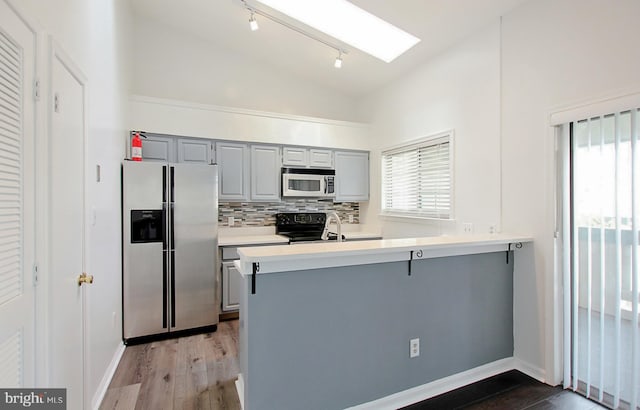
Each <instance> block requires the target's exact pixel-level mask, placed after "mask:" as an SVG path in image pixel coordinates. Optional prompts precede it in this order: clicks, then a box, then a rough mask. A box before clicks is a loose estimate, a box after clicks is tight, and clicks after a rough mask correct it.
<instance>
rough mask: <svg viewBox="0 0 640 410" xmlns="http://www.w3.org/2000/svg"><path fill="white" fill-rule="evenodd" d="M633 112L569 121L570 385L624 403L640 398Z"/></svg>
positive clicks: (639, 228)
mask: <svg viewBox="0 0 640 410" xmlns="http://www.w3.org/2000/svg"><path fill="white" fill-rule="evenodd" d="M638 117H639V113H638V110H630V111H624V112H619V113H615V114H610V115H604V116H601V117H595V118H589V119H585V120H582V121H576V122H573V123H571V124H569V127H570V139H571V143H570V146H571V149H570V164H571V166H570V181H571V198H570V203H571V251H570V252H571V255H570V257H571V281H570V289H565V303H570V304H571V306H570V322H571V324H570V326H569V327H568V329H570V334H571V358H570V374H571V383H570V385H571V387H572V388H573V389H574V390H577V391H579V392H581V393H583V394H585V395H586V396H587V397H590V398H592V399H594V400H597V401H600V402H602V403H605V404H606V405H608V406H610V407H613V408H622V409H635V408H636V407H637V406H638V405H639V404H640V329H639V327H638V319H639V313H638V310H639V296H640V294H639V292H640V290H639V282H640V249H639V233H640V145H639V144H640V141H638V134H639V128H640V127H639V125H638ZM567 364H568V362H567ZM565 384H568V383H566V381H565Z"/></svg>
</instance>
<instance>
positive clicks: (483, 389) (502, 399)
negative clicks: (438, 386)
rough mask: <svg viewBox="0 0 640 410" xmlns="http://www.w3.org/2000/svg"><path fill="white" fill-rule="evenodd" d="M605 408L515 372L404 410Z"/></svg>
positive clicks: (580, 409)
mask: <svg viewBox="0 0 640 410" xmlns="http://www.w3.org/2000/svg"><path fill="white" fill-rule="evenodd" d="M604 408H605V407H602V406H600V405H599V404H597V403H595V402H593V401H591V400H588V399H586V398H585V397H582V396H580V395H578V394H576V393H574V392H571V391H568V390H562V388H561V387H551V386H548V385H546V384H544V383H540V382H539V381H537V380H535V379H532V378H531V377H529V376H526V375H524V374H522V373H520V372H518V371H515V370H514V371H510V372H507V373H503V374H499V375H497V376H494V377H491V378H489V379H485V380H482V381H479V382H477V383H474V384H471V385H469V386H465V387H462V388H460V389H457V390H454V391H451V392H449V393H445V394H443V395H441V396H436V397H434V398H431V399H429V400H425V401H423V402H420V403H416V404H413V405H411V406H408V407H405V408H404V409H403V410H447V409H452V410H453V409H471V410H489V409H496V410H497V409H505V410H506V409H508V410H524V409H527V410H556V409H557V410H564V409H567V410H592V409H604Z"/></svg>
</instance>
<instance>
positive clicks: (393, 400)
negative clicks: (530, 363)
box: [348, 357, 515, 410]
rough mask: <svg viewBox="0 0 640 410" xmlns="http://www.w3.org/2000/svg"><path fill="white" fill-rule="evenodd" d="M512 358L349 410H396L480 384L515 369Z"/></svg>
mask: <svg viewBox="0 0 640 410" xmlns="http://www.w3.org/2000/svg"><path fill="white" fill-rule="evenodd" d="M514 365H515V363H514V359H513V358H512V357H509V358H506V359H501V360H497V361H495V362H491V363H488V364H485V365H482V366H479V367H475V368H473V369H470V370H467V371H464V372H462V373H457V374H454V375H452V376H449V377H445V378H443V379H438V380H436V381H433V382H431V383H427V384H423V385H422V386H416V387H413V388H411V389H407V390H404V391H401V392H398V393H394V394H392V395H390V396H386V397H383V398H381V399H378V400H374V401H370V402H368V403H363V404H359V405H357V406H354V407H349V409H348V410H374V409H375V410H387V409H388V410H395V409H398V408H400V407H405V406H408V405H410V404H413V403H417V402H419V401H422V400H426V399H429V398H431V397H435V396H438V395H440V394H442V393H446V392H448V391H451V390H455V389H458V388H460V387H463V386H466V385H469V384H471V383H475V382H478V381H480V380H483V379H486V378H488V377H491V376H495V375H497V374H500V373H504V372H507V371H509V370H513V369H515V366H514Z"/></svg>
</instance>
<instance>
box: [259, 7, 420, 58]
mask: <svg viewBox="0 0 640 410" xmlns="http://www.w3.org/2000/svg"><path fill="white" fill-rule="evenodd" d="M256 1H258V2H260V3H262V4H264V5H266V6H269V7H271V8H272V9H274V10H278V11H279V12H281V13H284V14H286V15H288V16H289V17H292V18H294V19H296V20H298V21H300V22H302V23H304V24H306V25H308V26H310V27H313V28H314V29H316V30H319V31H321V32H323V33H325V34H328V35H330V36H331V37H334V38H336V39H338V40H340V41H342V42H344V43H346V44H349V45H351V46H353V47H355V48H357V49H359V50H361V51H364V52H365V53H367V54H370V55H372V56H374V57H376V58H379V59H380V60H382V61H385V62H387V63H390V62H391V61H393V60H395V59H396V57H398V56H399V55H401V54H403V53H404V52H405V51H407V50H409V49H410V48H411V47H413V46H414V45H416V44H417V43H418V42H420V39H419V38H417V37H415V36H412V35H411V34H409V33H407V32H406V31H403V30H401V29H399V28H398V27H396V26H394V25H392V24H390V23H387V22H386V21H384V20H382V19H380V18H378V17H376V16H374V15H373V14H371V13H369V12H367V11H364V10H363V9H361V8H360V7H358V6H356V5H354V4H352V3H350V2H348V1H346V0H306V1H301V0H256Z"/></svg>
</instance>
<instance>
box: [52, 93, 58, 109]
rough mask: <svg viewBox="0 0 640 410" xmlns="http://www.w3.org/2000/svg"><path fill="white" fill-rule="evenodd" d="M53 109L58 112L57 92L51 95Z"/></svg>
mask: <svg viewBox="0 0 640 410" xmlns="http://www.w3.org/2000/svg"><path fill="white" fill-rule="evenodd" d="M53 111H54V112H60V96H59V95H58V93H55V94H54V95H53Z"/></svg>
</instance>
